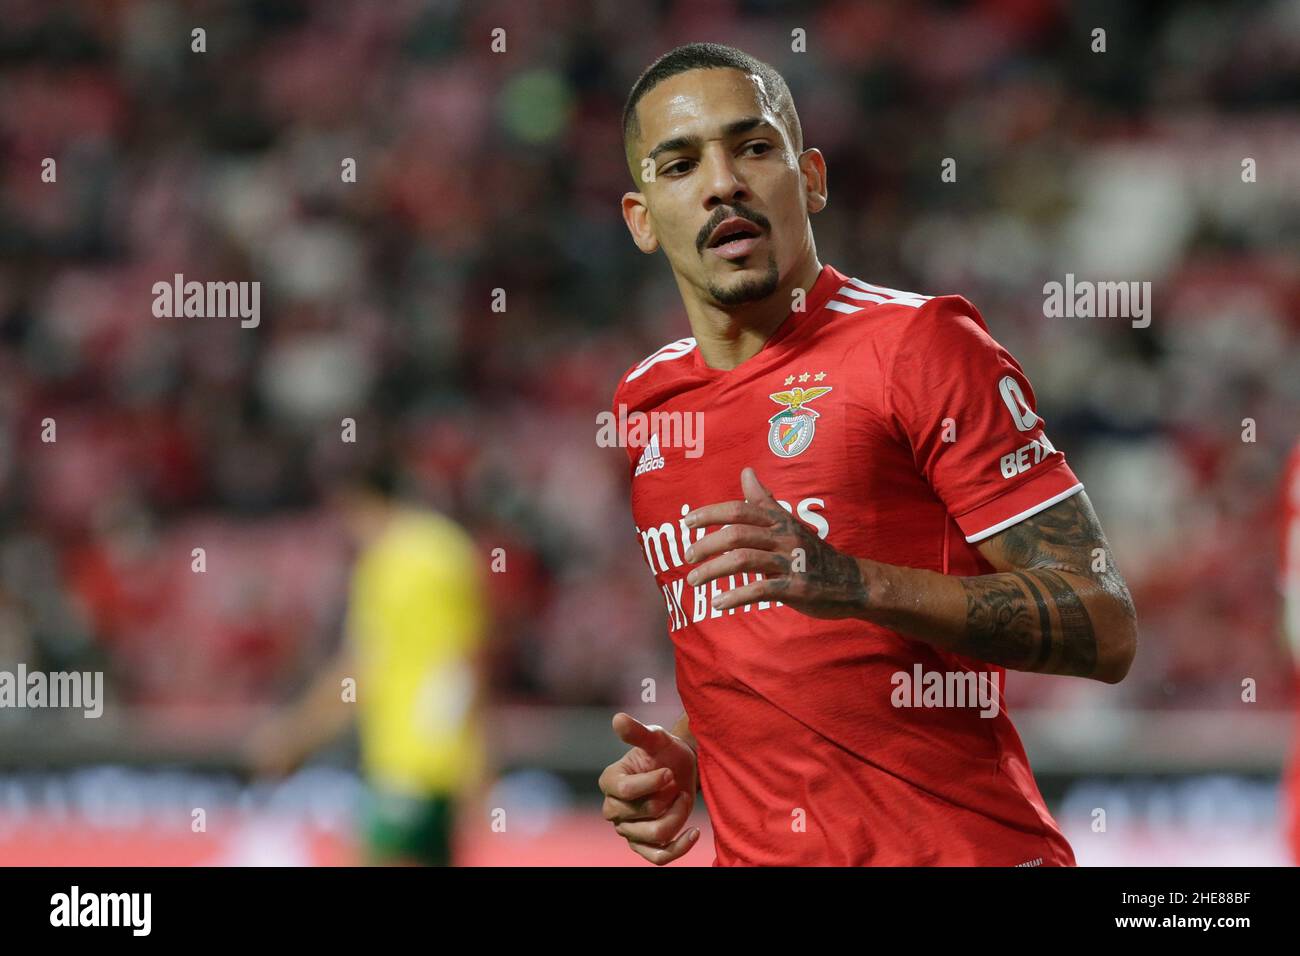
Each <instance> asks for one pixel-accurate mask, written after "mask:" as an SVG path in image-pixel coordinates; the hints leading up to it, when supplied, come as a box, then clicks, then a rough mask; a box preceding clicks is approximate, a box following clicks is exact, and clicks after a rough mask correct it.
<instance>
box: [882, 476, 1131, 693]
mask: <svg viewBox="0 0 1300 956" xmlns="http://www.w3.org/2000/svg"><path fill="white" fill-rule="evenodd" d="M978 548H979V551H980V554H982V555H983V556H984V558H985V560H987V561H988V563H989V564H991V565H992V567H993V571H992V573H989V574H978V575H972V576H970V577H961V576H956V575H949V574H947V573H944V574H940V573H938V572H935V571H927V570H921V569H916V568H904V567H899V566H896V565H886V564H881V563H880V562H875V561H871V560H869V559H859V564H860V566H861V568H862V570H863V582H864V586H863V587H864V590H863V591H862V592H861V593H863V594H866V595H868V598H867V599H865V600H864V601H863V603H862V604H861V605H860V613H859V615H858V616H861V617H863V618H865V619H866V620H869V621H873V622H875V623H877V624H882V625H884V626H885V627H888V628H892V629H894V630H896V631H898V632H900V633H903V634H907V635H910V636H912V637H917V638H920V639H921V640H925V641H929V642H931V643H932V644H935V645H936V646H938V647H941V648H943V649H945V650H949V651H954V652H956V653H958V654H963V655H966V656H969V657H973V658H976V659H978V660H982V661H988V662H989V663H991V664H1000V665H1002V666H1003V667H1008V668H1012V669H1014V670H1022V671H1039V672H1042V673H1047V674H1065V675H1069V676H1073V677H1088V678H1091V679H1093V680H1100V681H1105V682H1107V683H1115V682H1117V681H1120V680H1123V679H1124V676H1125V675H1126V674H1127V673H1128V670H1129V667H1130V665H1131V664H1132V662H1133V656H1134V654H1135V652H1136V649H1137V621H1136V617H1135V615H1134V611H1133V600H1132V598H1131V597H1130V596H1129V592H1128V587H1127V585H1125V583H1124V579H1123V577H1122V576H1121V575H1120V573H1119V570H1118V569H1117V568H1116V567H1115V562H1114V561H1113V560H1112V558H1111V556H1110V546H1109V545H1108V544H1107V542H1106V538H1105V536H1104V535H1103V534H1102V532H1101V527H1100V525H1099V524H1098V522H1097V516H1096V515H1095V514H1094V513H1093V511H1092V506H1091V505H1090V504H1089V503H1088V498H1087V496H1086V495H1085V494H1084V493H1083V492H1082V491H1080V492H1078V493H1077V494H1075V495H1072V496H1071V497H1069V498H1066V499H1065V500H1064V501H1061V502H1059V503H1058V504H1056V505H1053V506H1052V507H1050V508H1046V509H1044V510H1043V511H1042V512H1040V513H1039V514H1036V515H1033V516H1031V517H1029V518H1026V519H1025V520H1024V521H1021V522H1018V523H1017V524H1015V525H1012V526H1011V527H1010V528H1008V529H1007V530H1006V531H1004V532H1002V533H1001V534H997V535H994V536H992V537H989V538H986V539H985V540H984V541H982V542H980V543H979V545H978Z"/></svg>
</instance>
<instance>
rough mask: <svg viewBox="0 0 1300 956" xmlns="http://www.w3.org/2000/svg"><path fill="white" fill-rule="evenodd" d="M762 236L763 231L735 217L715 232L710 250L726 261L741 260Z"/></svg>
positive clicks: (720, 225)
mask: <svg viewBox="0 0 1300 956" xmlns="http://www.w3.org/2000/svg"><path fill="white" fill-rule="evenodd" d="M762 236H763V230H761V229H759V228H758V226H756V225H755V224H754V223H752V222H750V221H749V220H748V219H740V218H738V217H735V216H733V217H732V218H730V219H724V220H723V221H722V222H720V223H719V224H718V228H716V229H714V230H713V235H711V236H710V237H709V243H708V248H709V249H712V250H713V251H714V252H715V253H717V254H718V255H719V256H721V257H722V258H724V259H739V258H741V257H742V256H746V255H748V254H749V253H750V251H751V250H752V249H753V248H754V246H755V245H757V244H758V241H759V239H761V238H762Z"/></svg>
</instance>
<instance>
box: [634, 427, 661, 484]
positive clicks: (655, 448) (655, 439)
mask: <svg viewBox="0 0 1300 956" xmlns="http://www.w3.org/2000/svg"><path fill="white" fill-rule="evenodd" d="M665 464H666V462H665V461H664V456H663V455H661V454H659V436H658V435H651V436H650V444H648V445H646V446H645V451H643V452H641V458H640V460H639V461H637V463H636V471H635V472H633V474H632V477H633V478H636V477H638V476H640V475H644V474H645V473H646V472H647V471H658V470H659V469H660V468H662V467H663V466H664V465H665Z"/></svg>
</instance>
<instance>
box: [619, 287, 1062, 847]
mask: <svg viewBox="0 0 1300 956" xmlns="http://www.w3.org/2000/svg"><path fill="white" fill-rule="evenodd" d="M804 306H805V307H804V309H803V310H801V311H794V312H791V314H790V315H789V316H788V317H787V318H786V320H785V321H784V322H783V323H782V325H781V326H780V327H779V328H778V329H777V330H776V332H775V333H774V334H773V335H772V337H771V338H770V339H769V340H768V341H767V342H766V343H765V345H764V346H763V348H762V350H760V351H759V352H758V353H757V354H756V355H754V356H753V357H752V358H750V359H748V360H747V361H745V362H743V363H741V364H740V365H739V366H737V367H736V368H734V369H730V370H722V369H713V368H709V367H708V366H707V365H705V364H704V361H703V359H702V358H701V357H700V354H699V351H698V349H696V348H695V340H694V339H682V340H680V341H678V342H674V343H672V344H670V345H667V346H665V347H664V348H662V349H660V350H659V351H658V352H655V353H654V354H653V355H651V356H649V357H647V358H646V359H644V360H643V361H641V362H640V363H638V364H637V365H635V366H633V367H632V368H631V369H629V370H628V372H627V374H625V375H624V376H623V379H622V381H621V382H620V384H619V386H618V389H617V390H616V392H615V395H614V402H613V413H614V415H615V416H617V417H618V418H619V420H620V421H621V422H624V423H625V424H626V425H627V426H628V429H629V430H628V432H627V435H628V436H629V440H628V443H627V451H628V471H629V475H630V478H631V483H632V490H631V494H632V513H633V517H634V519H635V523H636V542H637V547H638V548H640V549H641V551H642V553H643V555H644V557H645V560H646V562H647V563H648V564H649V565H650V568H651V570H652V572H653V573H654V576H655V580H656V582H657V583H658V585H659V586H660V588H661V589H662V591H663V595H664V603H665V607H666V609H667V616H668V631H669V634H670V636H671V638H672V641H673V645H674V651H675V657H676V675H677V688H678V693H679V694H680V696H681V699H682V703H683V705H684V706H685V708H686V712H687V714H688V715H689V718H690V725H691V732H692V733H693V734H694V736H695V738H696V739H697V741H698V742H699V763H700V782H701V786H702V789H703V793H704V799H705V801H706V803H707V806H708V809H709V813H710V817H711V819H712V823H713V827H714V834H715V850H716V853H717V857H716V859H715V860H714V865H721V866H727V865H831V866H857V865H885V866H888V865H988V866H1039V865H1043V866H1050V865H1066V866H1070V865H1074V855H1073V853H1072V851H1071V849H1070V845H1069V843H1068V842H1067V841H1066V840H1065V838H1064V837H1063V836H1062V834H1061V831H1060V830H1059V828H1058V827H1057V825H1056V823H1055V821H1054V820H1053V819H1052V817H1051V815H1050V814H1049V813H1048V811H1047V808H1046V806H1045V804H1044V802H1043V798H1042V796H1041V794H1040V793H1039V791H1038V786H1037V784H1036V783H1035V782H1034V778H1033V775H1032V773H1031V772H1030V768H1029V762H1028V760H1027V758H1026V757H1025V752H1024V747H1023V746H1022V744H1021V742H1020V738H1019V736H1018V735H1017V733H1016V730H1015V728H1014V727H1013V726H1012V723H1011V719H1010V717H1009V716H1008V715H1007V712H1006V709H1005V707H1004V706H1003V705H1002V695H1001V690H1002V686H1003V679H1004V676H1005V672H1004V670H1003V669H1002V668H1000V667H997V666H995V665H991V664H988V663H985V662H982V661H977V660H974V659H971V658H966V657H962V656H960V655H956V654H951V653H946V652H944V651H941V650H938V649H936V648H934V647H933V646H931V645H930V644H927V643H926V642H924V641H921V640H917V639H913V638H910V637H907V636H904V635H902V634H899V633H897V632H895V631H891V630H889V629H887V628H884V627H880V626H877V625H875V624H870V623H867V622H865V621H859V620H836V621H825V620H818V619H814V618H811V617H808V616H806V615H803V614H800V613H799V612H798V611H796V610H794V609H793V608H790V607H787V606H785V605H783V604H781V603H780V602H771V601H760V602H755V603H754V604H751V605H748V606H745V607H742V608H733V609H731V610H728V611H725V612H721V611H717V610H715V609H714V608H713V607H712V606H711V604H710V601H711V598H712V596H713V594H714V593H717V592H719V591H725V590H727V589H728V588H730V587H738V586H743V585H744V584H746V583H748V575H739V576H734V577H732V578H730V579H727V578H724V579H721V580H719V581H714V582H712V583H711V584H710V585H706V586H701V587H695V588H692V587H691V586H690V585H688V584H687V583H686V581H685V576H686V574H687V573H689V571H690V570H691V568H692V567H693V565H689V564H687V563H686V560H685V549H686V546H687V544H688V541H689V533H688V531H687V529H686V528H685V526H684V525H682V524H681V519H682V517H683V516H684V515H686V514H687V513H688V512H689V511H691V510H692V509H694V508H698V507H700V506H702V505H706V504H713V503H716V502H720V501H730V500H736V499H739V498H742V497H743V493H742V491H741V488H740V471H741V469H742V468H744V467H745V466H746V465H752V466H753V467H754V469H755V471H756V472H757V474H758V477H759V480H760V481H762V482H763V484H764V485H766V486H767V487H768V488H769V489H770V490H771V492H772V494H773V496H774V497H776V498H777V499H778V500H779V501H780V502H781V505H782V507H784V508H786V510H788V511H790V512H792V513H793V514H795V515H796V516H797V517H798V518H799V519H800V520H802V521H804V522H805V523H806V524H807V525H808V526H809V527H810V528H812V529H813V530H815V531H816V533H817V534H818V535H819V536H820V537H821V538H823V539H825V540H827V541H829V542H830V544H832V545H834V546H835V547H836V548H837V549H839V550H840V551H842V552H844V553H846V554H850V555H853V556H855V557H867V558H872V559H875V560H879V561H884V562H888V563H890V564H896V565H903V566H907V567H913V568H927V569H930V570H934V571H939V572H942V573H945V574H952V575H975V574H987V573H991V572H992V571H993V568H992V566H991V565H989V564H988V562H987V561H985V560H984V558H983V556H982V555H980V553H979V552H978V550H976V548H975V545H974V543H975V542H978V541H980V540H983V539H984V538H987V537H989V536H990V535H993V534H996V533H997V532H999V531H1001V530H1003V529H1005V528H1007V527H1010V526H1011V525H1012V524H1015V523H1016V522H1017V521H1020V520H1022V519H1024V518H1027V517H1029V516H1030V515H1033V514H1035V513H1036V512H1038V511H1041V510H1042V509H1044V508H1047V507H1049V506H1050V505H1052V504H1054V503H1056V502H1058V501H1061V500H1062V499H1064V498H1066V497H1068V496H1070V495H1072V494H1074V493H1075V492H1077V491H1079V490H1080V488H1082V485H1081V484H1080V482H1079V481H1078V479H1077V478H1076V477H1075V476H1074V473H1073V472H1072V471H1071V470H1070V468H1069V466H1068V465H1067V464H1066V462H1065V458H1064V456H1063V455H1062V454H1061V453H1060V452H1059V451H1056V450H1055V449H1054V448H1053V447H1052V446H1051V444H1050V442H1048V440H1047V438H1046V436H1045V435H1044V433H1043V424H1042V420H1041V419H1040V418H1039V417H1038V416H1037V415H1036V414H1035V412H1034V393H1033V390H1032V389H1031V388H1030V385H1029V381H1028V380H1027V379H1026V378H1025V375H1024V373H1023V372H1022V371H1021V368H1020V366H1019V365H1018V364H1017V363H1016V361H1015V359H1013V358H1012V357H1011V355H1010V354H1008V353H1007V352H1006V350H1004V349H1003V348H1002V347H1001V346H999V345H998V344H997V342H995V341H994V340H993V339H992V338H991V337H990V336H989V334H988V331H987V328H986V327H985V325H984V321H983V319H982V318H981V317H980V315H979V313H978V312H977V311H976V310H975V308H974V307H973V306H972V305H971V304H970V303H969V302H967V301H966V300H965V299H963V298H961V297H959V296H938V297H933V298H931V297H928V296H922V295H916V294H913V293H909V292H899V291H897V290H893V289H886V288H881V287H879V286H875V285H871V284H869V283H865V282H861V281H859V280H857V279H851V278H849V277H847V276H845V275H843V274H842V273H840V272H839V271H837V270H836V269H834V268H832V267H831V266H829V265H827V266H825V267H824V268H823V270H822V272H821V275H820V276H819V278H818V279H817V281H816V283H815V284H814V286H813V288H812V289H811V290H809V292H808V295H807V297H806V301H805V303H804ZM674 413H676V414H674ZM638 419H639V420H640V423H639V424H638ZM692 422H694V423H698V424H700V425H701V426H702V431H700V432H699V434H695V433H694V429H693V427H692V424H691V423H692ZM638 429H640V430H638ZM700 438H702V439H703V441H702V442H701V441H699V439H700ZM715 530H717V528H708V529H696V530H695V539H696V540H698V539H699V538H700V537H703V535H704V534H705V533H706V531H715ZM954 675H955V676H956V677H957V681H955V682H954V681H953V680H952V677H953V676H954ZM963 677H965V678H967V679H969V680H971V681H972V685H973V683H974V682H975V681H976V679H978V681H982V682H984V688H985V691H986V692H989V693H990V694H991V696H992V698H993V704H992V706H991V707H989V706H984V707H980V706H977V705H973V704H972V703H971V701H969V700H967V701H966V702H965V703H964V704H962V705H954V702H959V698H958V697H954V696H952V695H951V694H950V695H949V696H947V697H945V696H943V694H942V688H943V687H944V686H948V687H949V688H950V689H951V688H953V687H955V685H956V684H959V683H960V681H961V679H962V678H963ZM945 679H946V680H947V681H948V684H947V685H945V684H944V683H943V682H944V681H945ZM936 682H938V683H936ZM922 686H924V687H925V688H927V690H926V692H925V693H924V694H922V693H921V690H920V688H921V687H922ZM936 688H938V689H936ZM931 690H934V691H935V693H934V694H933V695H931V694H930V691H931ZM981 714H984V715H985V716H981Z"/></svg>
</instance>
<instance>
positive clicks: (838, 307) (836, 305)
mask: <svg viewBox="0 0 1300 956" xmlns="http://www.w3.org/2000/svg"><path fill="white" fill-rule="evenodd" d="M826 308H828V309H834V310H835V311H836V312H845V313H847V314H849V315H852V314H853V313H854V312H861V311H862V306H860V305H849V304H848V303H847V302H836V301H835V300H834V299H827V300H826Z"/></svg>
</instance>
